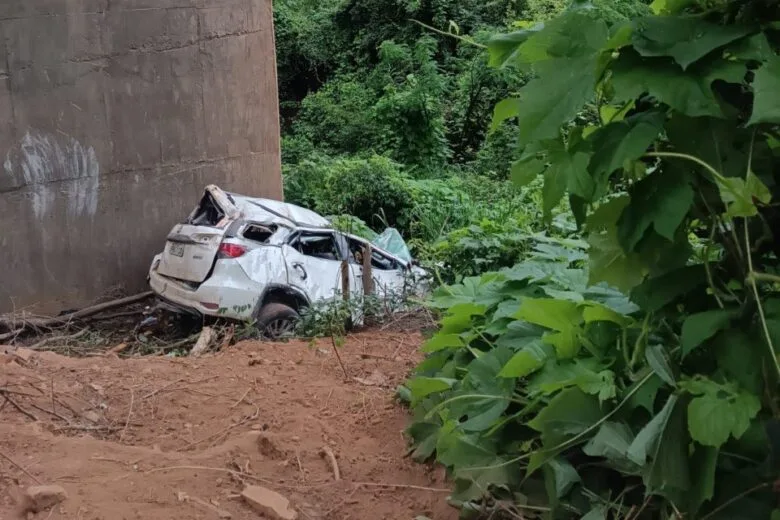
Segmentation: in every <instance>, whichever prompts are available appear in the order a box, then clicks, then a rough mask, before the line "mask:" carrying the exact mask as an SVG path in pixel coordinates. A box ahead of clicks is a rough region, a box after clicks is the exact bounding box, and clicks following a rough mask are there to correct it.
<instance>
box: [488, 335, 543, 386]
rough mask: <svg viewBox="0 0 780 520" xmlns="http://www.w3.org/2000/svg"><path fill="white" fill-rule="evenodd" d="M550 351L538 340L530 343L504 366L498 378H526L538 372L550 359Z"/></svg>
mask: <svg viewBox="0 0 780 520" xmlns="http://www.w3.org/2000/svg"><path fill="white" fill-rule="evenodd" d="M548 349H549V347H547V348H545V346H544V344H543V343H542V342H541V341H538V340H536V341H533V342H531V343H529V344H528V345H526V346H525V347H523V348H522V349H521V350H520V352H518V353H517V354H515V355H514V356H513V357H512V359H510V360H509V362H508V363H507V364H506V365H504V368H502V369H501V372H499V373H498V377H526V376H527V375H529V374H532V373H534V372H536V371H537V370H539V369H540V368H542V367H543V366H544V363H545V362H546V361H547V359H548V358H549V357H550V352H549V351H548Z"/></svg>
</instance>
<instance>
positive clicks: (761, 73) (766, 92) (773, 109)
mask: <svg viewBox="0 0 780 520" xmlns="http://www.w3.org/2000/svg"><path fill="white" fill-rule="evenodd" d="M753 92H754V93H755V99H754V101H753V115H752V116H751V117H750V122H749V123H748V124H749V125H757V124H760V123H780V96H778V95H777V93H778V92H780V57H778V56H772V57H771V58H770V59H769V61H767V63H766V64H765V65H764V66H763V67H761V68H760V69H758V70H757V71H756V76H755V79H754V80H753Z"/></svg>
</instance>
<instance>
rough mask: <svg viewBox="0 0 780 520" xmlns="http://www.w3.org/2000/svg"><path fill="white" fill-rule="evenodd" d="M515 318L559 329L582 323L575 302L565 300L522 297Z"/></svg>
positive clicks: (580, 314) (580, 313) (566, 328)
mask: <svg viewBox="0 0 780 520" xmlns="http://www.w3.org/2000/svg"><path fill="white" fill-rule="evenodd" d="M515 318H517V319H520V320H525V321H528V322H530V323H533V324H535V325H541V326H542V327H546V328H548V329H552V330H558V331H560V330H569V329H571V328H572V327H573V326H575V325H578V324H580V323H582V312H581V311H580V309H579V307H578V305H577V304H576V303H573V302H569V301H565V300H551V299H549V298H524V299H523V303H522V305H521V306H520V310H519V311H517V313H516V314H515Z"/></svg>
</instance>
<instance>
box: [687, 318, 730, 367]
mask: <svg viewBox="0 0 780 520" xmlns="http://www.w3.org/2000/svg"><path fill="white" fill-rule="evenodd" d="M730 322H731V312H729V311H726V310H720V309H718V310H713V311H706V312H700V313H698V314H692V315H690V316H688V317H687V318H686V319H685V322H684V323H683V326H682V335H681V337H680V338H681V341H680V342H681V344H682V354H683V356H685V355H687V354H688V353H690V352H691V351H692V350H693V349H695V348H696V347H698V346H699V345H701V344H702V343H704V342H705V341H707V340H708V339H710V338H711V337H713V336H714V335H715V334H717V333H718V331H719V330H722V329H724V328H726V327H728V325H729V323H730Z"/></svg>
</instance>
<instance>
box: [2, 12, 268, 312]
mask: <svg viewBox="0 0 780 520" xmlns="http://www.w3.org/2000/svg"><path fill="white" fill-rule="evenodd" d="M276 88H277V87H276V63H275V54H274V37H273V16H272V8H271V0H2V2H0V166H2V167H0V312H4V311H9V310H12V309H14V308H16V309H18V308H21V307H24V306H27V305H30V304H43V305H44V306H45V307H48V308H52V307H57V306H61V305H65V304H66V303H65V302H67V305H77V304H80V303H84V302H86V301H89V300H90V299H94V298H95V297H98V296H100V295H101V294H104V293H105V292H106V291H107V290H110V289H111V288H113V287H117V286H124V287H125V288H126V289H127V290H129V291H136V290H142V289H143V288H144V287H145V276H146V270H147V268H148V264H149V262H150V261H151V258H152V256H153V255H154V253H155V252H157V251H158V250H160V248H161V247H162V245H163V243H164V240H165V236H166V234H167V232H168V231H169V230H170V228H171V227H172V225H173V224H174V223H175V222H177V221H179V220H180V219H182V218H183V217H184V216H186V215H187V214H188V213H189V211H190V210H191V209H192V207H193V206H194V205H195V203H196V202H197V199H198V198H199V196H200V194H201V192H202V190H203V187H204V186H205V185H206V184H211V183H213V184H218V185H220V186H222V187H224V188H226V189H229V190H232V191H236V192H241V193H246V194H249V195H257V196H265V197H272V198H279V199H280V198H281V197H282V183H281V173H280V152H279V117H278V98H277V90H276Z"/></svg>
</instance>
